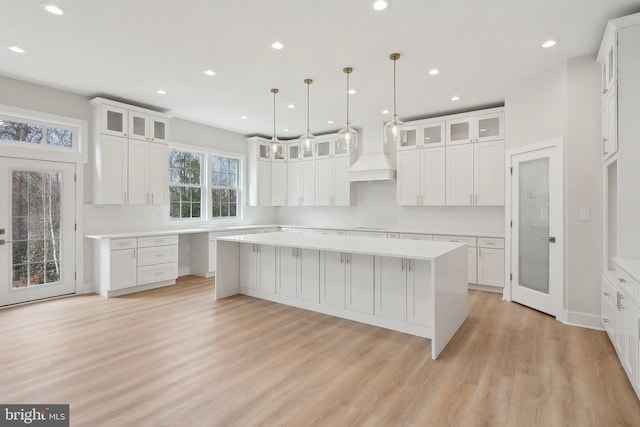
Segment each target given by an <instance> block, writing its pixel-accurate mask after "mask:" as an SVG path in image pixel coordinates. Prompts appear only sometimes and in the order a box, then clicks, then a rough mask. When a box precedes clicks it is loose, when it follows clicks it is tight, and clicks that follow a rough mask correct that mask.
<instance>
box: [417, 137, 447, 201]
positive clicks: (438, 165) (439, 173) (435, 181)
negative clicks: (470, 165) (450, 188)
mask: <svg viewBox="0 0 640 427" xmlns="http://www.w3.org/2000/svg"><path fill="white" fill-rule="evenodd" d="M420 151H421V153H420V156H421V159H420V180H421V183H420V186H421V188H422V195H421V197H420V204H421V205H422V206H444V205H445V203H446V200H445V195H446V191H445V189H446V185H445V182H446V178H447V177H446V171H445V158H446V155H445V152H446V150H445V148H444V147H436V148H424V149H422V150H420Z"/></svg>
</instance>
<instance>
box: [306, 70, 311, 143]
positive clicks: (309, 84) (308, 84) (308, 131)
mask: <svg viewBox="0 0 640 427" xmlns="http://www.w3.org/2000/svg"><path fill="white" fill-rule="evenodd" d="M309 86H311V83H310V82H309V83H307V136H309V134H310V133H311V131H310V129H309Z"/></svg>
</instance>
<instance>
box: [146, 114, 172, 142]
mask: <svg viewBox="0 0 640 427" xmlns="http://www.w3.org/2000/svg"><path fill="white" fill-rule="evenodd" d="M149 140H150V141H153V142H158V143H165V144H166V143H167V142H169V120H168V119H166V118H164V117H158V116H149Z"/></svg>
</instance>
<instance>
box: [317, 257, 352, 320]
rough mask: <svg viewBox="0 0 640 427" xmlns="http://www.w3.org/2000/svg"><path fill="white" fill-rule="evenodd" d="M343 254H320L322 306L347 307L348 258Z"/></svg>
mask: <svg viewBox="0 0 640 427" xmlns="http://www.w3.org/2000/svg"><path fill="white" fill-rule="evenodd" d="M348 255H349V254H345V253H343V252H326V251H323V252H321V253H320V257H321V262H320V304H324V305H330V306H332V307H338V308H344V307H345V287H346V265H347V256H348Z"/></svg>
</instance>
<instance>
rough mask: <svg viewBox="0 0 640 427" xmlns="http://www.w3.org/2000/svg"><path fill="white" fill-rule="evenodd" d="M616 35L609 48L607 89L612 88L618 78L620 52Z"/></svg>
mask: <svg viewBox="0 0 640 427" xmlns="http://www.w3.org/2000/svg"><path fill="white" fill-rule="evenodd" d="M616 37H617V36H616V35H614V36H613V39H612V41H611V45H610V46H609V49H608V50H607V57H606V64H607V69H606V72H607V90H609V91H610V90H611V88H612V87H613V85H614V84H615V82H616V81H617V79H618V69H617V68H618V52H617V46H618V43H617V40H616Z"/></svg>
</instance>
